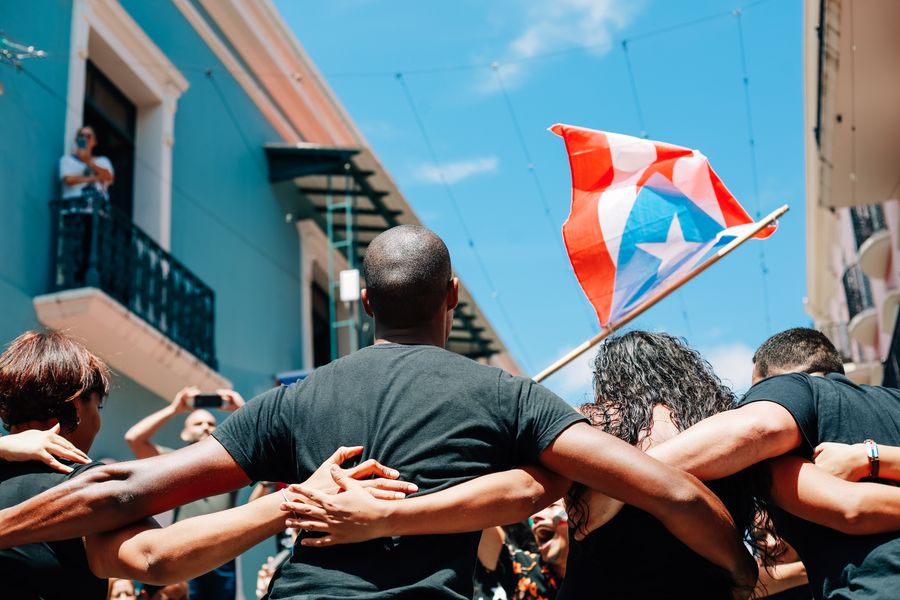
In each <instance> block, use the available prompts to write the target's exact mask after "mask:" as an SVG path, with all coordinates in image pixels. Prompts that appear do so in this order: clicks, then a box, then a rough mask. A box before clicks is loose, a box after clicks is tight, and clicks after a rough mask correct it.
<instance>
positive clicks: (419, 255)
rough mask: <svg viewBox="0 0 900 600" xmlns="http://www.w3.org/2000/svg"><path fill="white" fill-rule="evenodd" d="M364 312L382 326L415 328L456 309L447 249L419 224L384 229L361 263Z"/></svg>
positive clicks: (438, 239) (454, 290)
mask: <svg viewBox="0 0 900 600" xmlns="http://www.w3.org/2000/svg"><path fill="white" fill-rule="evenodd" d="M363 268H364V270H365V278H366V289H365V290H364V295H363V303H364V305H365V307H366V312H368V313H369V314H370V315H372V316H374V317H375V320H376V322H377V323H378V324H379V325H381V326H386V327H389V328H403V329H409V328H416V327H422V326H425V325H427V324H429V323H432V322H434V320H435V318H436V317H437V316H438V315H440V316H441V317H446V316H447V313H448V311H449V312H452V310H453V309H454V308H455V307H456V285H457V284H456V281H455V279H453V277H452V271H451V268H450V253H449V252H448V251H447V246H446V245H444V242H443V241H442V240H441V238H439V237H438V236H437V235H435V234H434V232H432V231H429V230H428V229H426V228H424V227H421V226H419V225H400V226H398V227H394V228H392V229H388V230H387V231H385V232H383V233H382V234H381V235H379V236H378V237H376V238H375V239H374V240H372V242H371V243H370V244H369V248H368V250H367V251H366V258H365V260H364V262H363Z"/></svg>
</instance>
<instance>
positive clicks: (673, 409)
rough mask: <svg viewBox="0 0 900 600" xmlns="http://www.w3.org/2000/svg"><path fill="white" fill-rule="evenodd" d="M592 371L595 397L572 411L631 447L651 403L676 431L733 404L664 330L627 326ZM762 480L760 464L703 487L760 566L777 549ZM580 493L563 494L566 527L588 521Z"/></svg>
mask: <svg viewBox="0 0 900 600" xmlns="http://www.w3.org/2000/svg"><path fill="white" fill-rule="evenodd" d="M748 367H749V365H748ZM593 371H594V373H593V383H594V398H595V400H594V402H592V403H587V404H584V405H582V406H581V407H579V410H580V411H581V413H582V414H584V415H585V416H586V417H588V419H589V420H590V421H591V423H592V424H593V425H594V426H595V427H599V428H601V429H602V430H603V431H605V432H607V433H610V434H612V435H614V436H616V437H618V438H619V439H622V440H624V441H626V442H628V443H629V444H632V445H638V444H639V443H640V442H641V441H642V440H643V438H644V437H645V436H646V435H647V434H648V433H649V431H650V430H651V428H652V426H653V408H654V407H655V406H657V405H662V406H664V407H666V408H667V409H668V410H669V412H670V415H671V418H672V423H673V424H674V425H675V427H676V428H677V429H678V431H684V430H685V429H687V428H688V427H690V426H691V425H694V424H695V423H698V422H699V421H702V420H703V419H705V418H707V417H710V416H712V415H715V414H717V413H720V412H722V411H726V410H730V409H732V408H735V406H736V401H735V395H734V393H733V392H732V391H731V390H730V389H729V388H728V387H726V386H725V385H723V384H722V382H721V381H720V380H719V378H718V376H716V374H715V372H714V371H713V368H712V366H711V365H710V364H709V363H708V362H707V361H706V360H705V359H704V358H703V357H702V356H701V355H700V353H698V352H697V351H696V350H694V349H692V348H690V347H689V346H688V345H687V344H686V343H685V342H684V341H683V340H681V339H679V338H676V337H673V336H671V335H668V334H665V333H651V332H648V331H630V332H628V333H625V334H622V335H617V336H614V337H610V338H607V339H606V340H605V341H604V342H603V343H602V344H601V346H600V348H599V350H598V351H597V356H596V358H595V359H594V363H593ZM768 483H769V482H768V471H767V470H766V469H765V468H764V467H761V466H759V467H750V468H748V469H745V470H744V471H741V472H740V473H736V474H734V475H732V476H730V477H725V478H723V479H719V480H717V481H714V482H710V483H709V484H708V485H709V487H710V488H711V489H712V490H713V491H714V492H715V493H716V495H718V496H719V497H720V498H721V499H722V502H723V503H724V504H725V506H726V508H728V511H729V512H730V513H731V516H732V518H733V519H734V522H735V525H736V526H737V528H738V530H739V531H744V532H746V538H747V541H748V543H750V544H751V545H752V546H753V547H754V549H755V550H757V552H758V554H759V555H760V556H763V557H764V558H765V560H766V562H767V563H768V562H771V561H774V560H775V559H776V558H777V553H776V552H777V551H773V549H772V548H771V547H769V546H767V545H766V544H765V534H766V533H768V532H770V531H771V529H772V526H771V522H770V521H769V519H768V517H767V515H766V511H765V505H766V502H765V494H767V493H768V489H769V485H768ZM585 491H586V488H584V487H583V486H581V485H579V484H576V485H575V486H573V487H572V489H571V490H570V492H569V496H568V505H569V512H570V526H573V527H576V528H578V527H581V526H583V525H584V524H585V523H586V522H587V516H588V515H587V510H588V507H587V505H586V503H585V501H584V498H583V494H584V493H585Z"/></svg>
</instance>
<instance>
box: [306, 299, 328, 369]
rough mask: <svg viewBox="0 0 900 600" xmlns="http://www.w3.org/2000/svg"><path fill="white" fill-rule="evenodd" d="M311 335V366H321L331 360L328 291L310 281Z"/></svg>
mask: <svg viewBox="0 0 900 600" xmlns="http://www.w3.org/2000/svg"><path fill="white" fill-rule="evenodd" d="M311 299H312V302H311V303H310V304H311V309H312V337H313V340H312V342H313V366H314V367H321V366H322V365H327V364H328V363H329V362H331V317H330V315H329V314H328V312H329V311H328V292H326V291H325V290H324V289H323V288H322V286H320V285H319V284H318V283H316V282H315V281H313V283H312V298H311Z"/></svg>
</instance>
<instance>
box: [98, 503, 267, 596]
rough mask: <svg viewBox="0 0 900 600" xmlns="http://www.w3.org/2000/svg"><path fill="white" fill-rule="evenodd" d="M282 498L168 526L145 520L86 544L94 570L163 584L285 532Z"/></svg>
mask: <svg viewBox="0 0 900 600" xmlns="http://www.w3.org/2000/svg"><path fill="white" fill-rule="evenodd" d="M280 503H281V497H280V495H278V496H274V495H273V496H268V497H264V498H261V499H259V500H257V501H254V502H251V503H248V504H244V505H243V506H238V507H236V508H232V509H229V510H224V511H222V512H218V513H213V514H209V515H203V516H199V517H193V518H191V519H186V520H184V521H179V522H178V523H175V524H173V525H170V526H169V527H166V528H165V529H160V528H158V527H153V522H147V521H144V522H141V523H137V524H134V525H131V526H128V527H125V528H123V529H119V530H116V531H113V532H109V533H101V534H97V535H94V536H90V537H88V538H87V539H86V540H85V549H86V550H87V555H88V561H89V564H90V567H91V571H92V572H93V573H94V575H96V576H98V577H121V578H127V579H138V580H140V581H143V582H146V583H152V584H160V585H162V584H168V583H175V582H178V581H185V580H187V579H191V578H193V577H197V576H199V575H202V574H203V573H207V572H209V571H211V570H212V569H214V568H216V567H218V566H220V565H222V564H224V563H225V562H227V561H229V560H231V559H232V558H234V557H235V556H237V555H239V554H241V553H242V552H245V551H246V550H248V549H250V548H252V547H253V546H255V545H256V544H258V543H260V542H262V541H263V540H265V539H267V538H269V537H272V536H273V535H275V534H277V533H278V532H279V531H281V530H282V529H283V528H284V516H283V514H282V513H281V511H280V510H279V504H280Z"/></svg>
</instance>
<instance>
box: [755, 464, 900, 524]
mask: <svg viewBox="0 0 900 600" xmlns="http://www.w3.org/2000/svg"><path fill="white" fill-rule="evenodd" d="M770 465H771V470H772V497H773V499H774V500H775V502H776V504H778V506H780V507H781V508H783V509H784V510H786V511H787V512H789V513H791V514H793V515H796V516H798V517H800V518H801V519H806V520H807V521H812V522H814V523H818V524H820V525H824V526H826V527H830V528H832V529H836V530H837V531H841V532H843V533H847V534H851V535H863V534H872V533H886V532H889V531H898V530H900V488H897V487H894V486H891V485H884V484H880V483H865V482H862V483H853V482H850V481H844V480H843V479H839V478H837V477H835V476H833V475H831V474H829V473H827V472H826V471H824V470H822V469H820V468H818V467H817V466H815V465H814V464H813V463H811V462H809V461H807V460H804V459H802V458H800V457H798V456H782V457H779V458H776V459H774V460H772V461H770Z"/></svg>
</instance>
